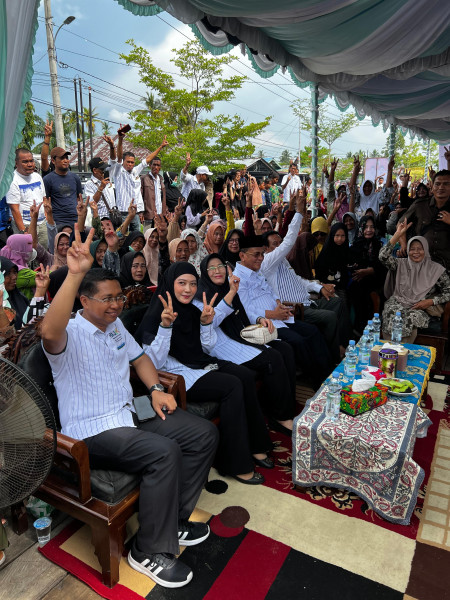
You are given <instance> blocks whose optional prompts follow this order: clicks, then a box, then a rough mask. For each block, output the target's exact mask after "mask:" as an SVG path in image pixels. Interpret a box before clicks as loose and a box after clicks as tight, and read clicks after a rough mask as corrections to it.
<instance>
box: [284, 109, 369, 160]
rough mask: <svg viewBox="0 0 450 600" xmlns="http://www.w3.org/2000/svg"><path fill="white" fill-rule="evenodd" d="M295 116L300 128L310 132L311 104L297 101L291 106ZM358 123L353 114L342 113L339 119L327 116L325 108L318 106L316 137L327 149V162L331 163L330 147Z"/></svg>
mask: <svg viewBox="0 0 450 600" xmlns="http://www.w3.org/2000/svg"><path fill="white" fill-rule="evenodd" d="M291 108H292V110H293V112H294V114H295V115H297V116H298V117H299V120H300V124H301V128H302V129H305V130H306V131H311V129H312V125H311V103H310V102H309V101H308V100H297V101H296V102H294V103H293V104H291ZM358 124H359V121H358V119H357V117H356V115H355V114H354V113H342V116H341V117H340V118H339V119H333V118H331V117H330V116H329V115H328V114H327V107H326V106H324V105H320V106H319V118H318V134H317V135H318V137H319V139H320V140H322V142H323V143H324V144H325V145H326V146H327V147H328V160H329V161H331V157H332V153H331V146H332V145H333V144H334V142H335V141H336V140H338V139H339V138H341V137H342V136H343V135H345V134H346V133H347V132H348V131H350V129H353V128H354V127H357V126H358Z"/></svg>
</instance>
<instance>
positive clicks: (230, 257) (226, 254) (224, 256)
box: [219, 229, 244, 267]
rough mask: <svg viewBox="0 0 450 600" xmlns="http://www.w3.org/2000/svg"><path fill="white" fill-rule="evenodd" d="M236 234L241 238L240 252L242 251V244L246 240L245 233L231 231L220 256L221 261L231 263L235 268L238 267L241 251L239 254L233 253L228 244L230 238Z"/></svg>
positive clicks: (236, 230) (220, 251)
mask: <svg viewBox="0 0 450 600" xmlns="http://www.w3.org/2000/svg"><path fill="white" fill-rule="evenodd" d="M234 233H237V234H238V236H239V250H240V248H241V242H242V240H243V238H244V232H243V231H242V230H241V229H232V230H231V231H229V232H228V235H227V237H226V238H225V241H224V242H223V244H222V247H221V249H220V250H219V255H220V258H221V260H223V261H224V262H225V263H226V262H229V263H231V264H232V265H233V267H235V266H236V263H237V261H238V260H239V250H238V251H237V252H231V251H230V249H229V248H228V242H229V241H230V237H231V236H232V235H233V234H234Z"/></svg>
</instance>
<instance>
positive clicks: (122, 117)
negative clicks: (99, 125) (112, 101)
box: [108, 108, 129, 124]
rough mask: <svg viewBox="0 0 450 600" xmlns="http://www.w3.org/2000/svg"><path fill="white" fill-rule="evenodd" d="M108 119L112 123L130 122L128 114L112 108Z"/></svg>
mask: <svg viewBox="0 0 450 600" xmlns="http://www.w3.org/2000/svg"><path fill="white" fill-rule="evenodd" d="M108 118H109V119H111V121H117V122H118V123H122V124H125V123H128V121H129V117H128V113H126V112H120V111H119V110H117V109H116V108H112V109H111V110H110V111H109V113H108Z"/></svg>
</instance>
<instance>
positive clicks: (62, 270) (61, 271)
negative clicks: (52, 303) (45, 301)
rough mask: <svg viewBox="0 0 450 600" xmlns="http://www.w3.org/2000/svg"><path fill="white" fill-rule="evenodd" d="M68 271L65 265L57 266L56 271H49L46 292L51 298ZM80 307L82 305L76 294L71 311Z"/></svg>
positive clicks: (75, 310)
mask: <svg viewBox="0 0 450 600" xmlns="http://www.w3.org/2000/svg"><path fill="white" fill-rule="evenodd" d="M68 272H69V267H68V266H67V265H64V266H63V267H59V268H58V269H56V271H52V272H51V273H50V284H49V286H48V293H49V295H50V298H52V300H53V298H54V297H55V296H56V294H57V292H58V290H59V288H60V287H61V286H62V284H63V283H64V280H65V278H66V277H67V273H68ZM81 308H83V306H82V304H81V302H80V299H79V298H78V295H77V297H76V298H75V301H74V303H73V308H72V312H77V310H80V309H81Z"/></svg>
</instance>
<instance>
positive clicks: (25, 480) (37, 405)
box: [0, 357, 56, 508]
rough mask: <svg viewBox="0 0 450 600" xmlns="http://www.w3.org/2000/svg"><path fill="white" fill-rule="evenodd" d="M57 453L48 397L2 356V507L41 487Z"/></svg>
mask: <svg viewBox="0 0 450 600" xmlns="http://www.w3.org/2000/svg"><path fill="white" fill-rule="evenodd" d="M55 450H56V423H55V417H54V414H53V411H52V409H51V406H50V403H49V402H48V400H47V398H46V396H45V394H44V393H43V391H42V390H41V389H40V388H39V386H38V385H37V384H36V383H35V382H34V381H33V379H32V378H31V377H30V376H29V375H27V374H26V373H25V372H24V371H23V370H22V369H21V368H20V367H18V366H17V365H15V364H14V363H12V362H10V361H8V360H7V359H5V358H1V357H0V508H5V507H8V506H11V505H12V504H15V503H17V502H20V501H22V500H23V499H24V498H27V497H28V496H30V495H31V494H32V493H33V492H34V491H35V490H36V489H37V488H38V487H39V486H40V485H41V483H42V482H43V481H44V480H45V479H46V477H47V475H48V474H49V472H50V469H51V467H52V464H53V456H54V454H55Z"/></svg>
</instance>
